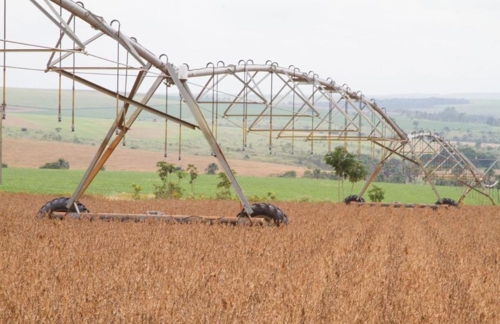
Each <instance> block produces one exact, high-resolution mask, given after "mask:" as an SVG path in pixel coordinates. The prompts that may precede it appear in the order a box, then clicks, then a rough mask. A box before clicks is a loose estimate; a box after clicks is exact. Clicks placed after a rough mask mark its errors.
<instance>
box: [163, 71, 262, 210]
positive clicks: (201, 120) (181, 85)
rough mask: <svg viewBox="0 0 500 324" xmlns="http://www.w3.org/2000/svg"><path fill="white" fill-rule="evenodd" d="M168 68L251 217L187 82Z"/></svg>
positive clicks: (241, 192)
mask: <svg viewBox="0 0 500 324" xmlns="http://www.w3.org/2000/svg"><path fill="white" fill-rule="evenodd" d="M166 68H167V71H168V74H169V75H170V77H171V78H172V81H173V82H174V84H175V85H176V86H177V88H178V89H179V92H180V94H181V95H182V97H183V98H184V100H185V101H186V104H187V105H188V107H189V109H190V111H191V114H192V115H193V117H194V119H195V120H196V123H197V124H198V127H199V128H200V130H201V132H202V133H203V136H205V139H206V140H207V141H208V143H209V144H210V146H211V147H212V152H214V155H215V157H216V158H217V160H218V161H219V163H220V165H221V166H222V168H223V169H224V172H225V173H226V175H227V177H228V179H229V181H230V182H231V184H232V186H233V188H234V191H236V195H237V196H238V198H239V199H240V202H241V203H242V204H243V206H244V208H245V211H246V212H247V214H248V216H249V217H250V215H251V214H252V213H253V210H252V207H250V204H249V202H248V200H247V199H246V197H245V195H244V194H243V191H242V190H241V187H240V185H239V184H238V181H237V180H236V178H235V176H234V174H233V171H232V170H231V168H230V167H229V164H228V162H227V160H226V158H225V156H224V154H223V153H222V150H221V148H220V146H219V144H217V140H216V139H215V137H214V135H213V133H212V131H211V130H210V127H209V125H208V124H207V121H206V120H205V117H204V116H203V113H202V112H201V109H200V107H199V106H198V103H197V102H196V99H195V98H194V96H193V94H192V93H191V90H190V89H189V87H188V85H187V82H186V80H181V79H179V76H178V74H177V71H176V69H175V67H174V66H173V65H172V64H171V63H167V64H166Z"/></svg>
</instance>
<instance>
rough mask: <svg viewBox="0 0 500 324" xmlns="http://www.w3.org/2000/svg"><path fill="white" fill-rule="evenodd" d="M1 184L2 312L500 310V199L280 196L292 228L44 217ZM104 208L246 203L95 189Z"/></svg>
mask: <svg viewBox="0 0 500 324" xmlns="http://www.w3.org/2000/svg"><path fill="white" fill-rule="evenodd" d="M52 198H53V197H49V196H44V195H25V194H7V193H0V221H1V223H0V225H1V226H0V287H1V289H0V321H1V322H4V323H13V322H26V323H28V322H29V323H34V322H54V323H55V322H58V323H63V322H102V323H111V322H134V323H141V322H143V323H149V322H151V323H153V322H154V323H158V322H165V323H261V322H262V323H263V322H266V323H333V322H347V323H355V322H360V323H380V322H405V323H417V322H418V323H422V322H423V323H427V322H453V323H474V322H486V323H495V322H498V321H500V317H499V314H498V312H499V311H498V310H499V309H500V276H499V275H498V272H499V268H500V265H499V255H500V222H499V217H500V216H499V215H498V214H499V212H498V207H468V206H464V207H461V208H460V209H456V208H439V209H438V210H436V211H433V210H430V209H428V208H426V209H404V208H384V207H371V208H370V207H357V206H344V205H342V204H331V203H292V202H282V203H281V202H280V203H278V205H279V207H280V208H282V209H283V210H284V211H285V212H286V213H287V214H288V215H289V217H290V221H291V223H290V225H289V226H287V227H280V228H274V227H239V226H236V227H233V226H223V225H220V226H219V225H217V226H209V225H202V224H193V225H172V224H164V223H158V222H144V223H127V222H124V223H122V222H104V221H94V222H90V221H87V220H80V221H79V220H64V221H58V220H50V219H41V220H37V219H35V217H34V215H35V213H36V211H37V210H38V208H39V207H40V206H42V205H43V204H44V203H45V202H46V201H48V200H50V199H52ZM82 201H83V202H84V203H85V205H86V206H87V207H88V208H89V209H90V210H91V211H95V212H98V211H99V212H130V213H142V212H145V211H146V210H161V211H163V212H165V213H167V214H182V215H220V216H234V215H235V214H236V213H237V212H238V211H239V209H240V206H239V203H238V202H234V201H213V200H212V201H177V200H164V201H154V200H153V201H110V200H107V199H105V198H100V197H86V198H84V199H83V200H82Z"/></svg>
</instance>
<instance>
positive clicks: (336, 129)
mask: <svg viewBox="0 0 500 324" xmlns="http://www.w3.org/2000/svg"><path fill="white" fill-rule="evenodd" d="M30 2H31V3H32V4H33V5H35V6H36V7H37V8H38V9H39V11H40V12H41V14H43V15H44V16H45V17H46V18H47V23H48V24H50V25H52V27H53V28H54V39H53V40H52V43H50V44H39V43H37V42H36V40H34V41H30V40H24V39H23V40H19V41H17V40H16V42H14V41H12V42H11V43H10V44H11V47H10V48H9V49H8V50H7V51H8V52H18V53H17V54H18V55H43V56H44V57H46V64H45V66H40V67H39V68H40V69H42V70H44V71H45V72H54V73H55V74H57V75H59V78H61V77H65V78H67V79H68V80H70V81H71V82H73V85H74V84H75V83H78V84H81V85H84V86H85V87H88V88H90V89H93V90H95V91H99V92H101V93H103V94H105V95H107V96H109V97H111V98H114V99H116V119H115V120H114V121H113V122H112V124H111V125H110V128H109V130H108V132H107V135H106V136H105V138H104V140H103V142H102V144H101V145H100V147H99V148H98V150H97V152H96V155H95V156H94V159H93V160H92V162H91V164H90V166H89V168H88V169H87V172H86V173H85V175H84V177H83V178H82V180H81V182H80V184H79V185H78V187H77V188H76V190H75V192H74V194H73V195H72V197H71V198H69V199H68V200H67V208H68V210H69V209H70V208H71V206H73V205H74V204H75V202H77V201H78V199H79V198H80V197H81V196H82V194H83V192H84V191H85V190H86V188H87V187H88V186H89V184H90V183H91V182H92V180H93V179H94V178H95V176H96V175H97V173H98V172H99V170H100V169H101V167H102V166H103V165H104V164H105V162H106V161H107V159H108V158H109V157H110V156H111V154H112V153H113V151H114V150H115V148H116V147H117V146H118V144H119V143H120V142H121V141H122V140H123V139H124V137H125V135H126V134H127V132H128V131H129V130H130V129H131V127H132V125H133V123H134V122H135V121H136V120H137V118H138V116H139V115H140V113H141V112H142V111H147V112H149V113H152V114H154V115H156V116H158V117H160V118H163V119H165V120H166V121H168V122H169V123H175V124H178V125H180V126H182V127H187V128H190V129H199V130H200V131H201V132H202V134H203V136H204V138H205V139H206V141H207V144H208V145H207V146H208V147H209V149H210V150H211V152H213V154H214V156H215V158H217V160H218V162H219V164H220V165H221V167H222V169H223V170H224V172H225V173H226V174H227V176H228V178H229V180H230V181H231V183H232V185H233V188H234V190H235V192H236V194H237V195H238V198H239V199H240V201H241V203H242V205H243V206H244V210H245V211H246V213H245V214H246V215H253V209H252V206H251V205H250V204H249V202H248V201H247V199H246V198H245V195H244V194H243V191H242V190H241V188H240V186H239V184H238V182H237V181H236V178H235V177H234V175H233V172H232V171H231V168H230V166H229V164H228V163H227V161H226V158H225V157H224V154H223V151H222V149H221V148H220V146H219V144H218V142H217V138H216V137H217V129H218V123H219V121H220V120H222V119H224V120H228V121H231V122H232V123H233V124H234V125H236V126H238V127H239V128H240V129H241V143H242V148H243V149H245V148H246V146H247V143H248V135H249V134H251V133H255V134H260V135H262V136H265V137H266V138H267V144H266V145H267V146H268V147H269V151H272V149H273V147H274V143H275V141H280V140H285V141H289V142H290V143H291V146H290V151H291V152H290V153H291V154H294V153H295V145H297V144H298V143H299V142H303V143H304V142H305V143H307V145H308V146H309V149H310V153H311V154H312V153H315V149H316V148H317V147H316V146H315V145H316V143H321V144H322V146H321V147H322V149H323V150H331V149H332V145H339V144H338V143H345V142H358V143H361V142H365V143H368V145H369V146H370V145H372V146H373V147H377V148H378V150H379V152H380V162H379V163H378V165H377V167H376V168H375V171H374V172H373V174H371V176H370V177H369V179H368V180H367V181H366V183H365V185H364V186H363V188H362V190H361V192H360V193H359V198H361V197H362V196H363V194H364V193H365V191H366V190H367V188H368V186H369V185H370V184H371V183H372V181H373V180H374V179H375V177H376V175H377V174H378V172H379V171H380V170H381V168H382V166H383V165H384V163H385V162H386V161H387V160H388V159H389V158H392V157H400V158H402V159H404V160H407V161H409V162H411V164H414V165H416V166H417V168H418V170H419V171H418V176H420V177H421V178H423V179H425V180H426V181H427V182H428V183H429V184H430V186H431V188H432V190H433V191H434V192H435V194H436V196H437V198H438V201H439V200H441V197H440V195H439V193H438V190H437V189H436V186H435V185H434V182H435V180H436V179H438V178H447V179H455V180H456V181H457V182H458V183H460V184H462V185H464V186H465V187H466V188H467V190H466V191H465V193H464V194H463V195H462V197H460V199H459V201H462V200H463V198H464V197H465V195H466V194H467V193H468V192H470V191H481V192H483V190H481V189H482V188H484V187H485V185H484V184H483V178H484V175H483V174H482V173H481V172H479V171H478V170H477V169H476V168H475V167H474V165H473V164H472V163H470V161H468V160H467V159H466V158H465V157H464V156H463V155H462V154H461V153H460V152H459V151H457V150H456V149H455V148H453V147H452V146H451V144H450V143H449V142H447V141H446V140H444V139H442V138H440V137H437V136H435V135H432V134H429V133H419V134H407V133H406V132H405V131H404V130H403V129H401V128H400V127H399V126H398V125H397V123H396V122H395V121H394V120H393V119H392V118H391V117H390V116H389V115H388V114H387V113H386V111H385V109H384V108H381V107H379V106H378V105H377V103H376V102H375V101H374V100H370V99H367V98H365V96H364V95H363V94H362V93H361V92H360V91H352V90H351V89H350V88H349V87H348V86H347V85H345V84H340V83H339V84H337V83H336V82H335V81H334V80H333V79H331V78H326V79H324V78H321V77H320V76H319V75H318V74H316V73H314V72H313V71H308V72H304V71H301V70H300V69H299V68H298V67H295V66H293V65H290V66H288V67H282V66H279V65H278V64H277V63H276V62H273V61H267V62H265V63H263V64H255V63H254V62H253V61H252V60H241V61H239V62H238V63H237V64H234V65H233V64H228V65H226V64H225V63H224V62H222V61H219V62H217V63H208V64H207V65H206V66H204V67H201V68H190V67H189V66H187V65H185V64H182V65H175V64H173V63H171V62H169V59H168V56H167V55H166V54H160V55H158V54H155V53H152V52H151V51H150V50H148V49H147V48H146V47H145V46H144V45H142V44H141V43H140V42H139V40H137V39H136V38H134V37H129V36H127V34H126V33H125V26H124V25H123V26H122V24H121V23H120V22H119V21H118V20H112V21H111V22H108V21H107V20H105V18H104V17H101V16H99V15H97V14H95V13H94V12H93V11H90V10H88V9H87V8H85V6H84V4H83V3H81V2H73V1H69V0H50V1H41V0H30ZM27 36H29V35H27ZM15 46H17V48H14V47H15ZM73 88H74V87H73ZM154 96H156V98H158V97H164V98H165V106H164V107H162V108H158V107H157V106H154V105H151V104H150V101H151V99H152V98H153V97H154ZM169 96H175V97H176V98H179V97H180V98H181V99H182V103H183V104H184V106H183V109H184V110H186V114H182V117H181V116H180V115H176V116H174V115H173V114H172V113H171V110H169V107H168V102H169ZM188 113H189V114H188ZM325 143H326V145H325ZM325 153H326V151H325ZM484 194H485V195H486V196H487V195H488V194H487V193H484ZM491 201H492V200H491ZM65 202H66V201H65ZM492 202H493V201H492ZM249 217H250V216H249Z"/></svg>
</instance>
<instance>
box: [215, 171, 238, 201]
mask: <svg viewBox="0 0 500 324" xmlns="http://www.w3.org/2000/svg"><path fill="white" fill-rule="evenodd" d="M233 174H234V175H236V172H235V171H234V170H233ZM217 177H218V178H219V179H220V182H219V183H218V184H217V194H216V196H217V199H230V198H231V181H229V178H228V177H227V175H226V174H225V173H224V172H219V174H218V176H217Z"/></svg>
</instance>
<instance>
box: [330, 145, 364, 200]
mask: <svg viewBox="0 0 500 324" xmlns="http://www.w3.org/2000/svg"><path fill="white" fill-rule="evenodd" d="M323 160H324V161H325V163H326V164H328V165H329V166H331V167H332V168H333V170H334V172H335V174H336V175H337V176H338V177H339V178H340V183H341V186H342V189H343V188H344V180H346V179H349V181H350V182H351V183H353V184H354V183H355V182H358V181H360V180H362V179H363V178H364V177H366V173H367V171H366V167H365V165H364V164H363V163H362V162H361V161H360V160H358V159H357V157H356V156H355V155H354V154H352V153H349V152H348V151H347V149H346V148H345V147H343V146H337V147H336V148H335V149H334V150H333V152H328V153H327V154H325V156H324V157H323ZM338 197H339V200H340V186H339V187H338Z"/></svg>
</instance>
